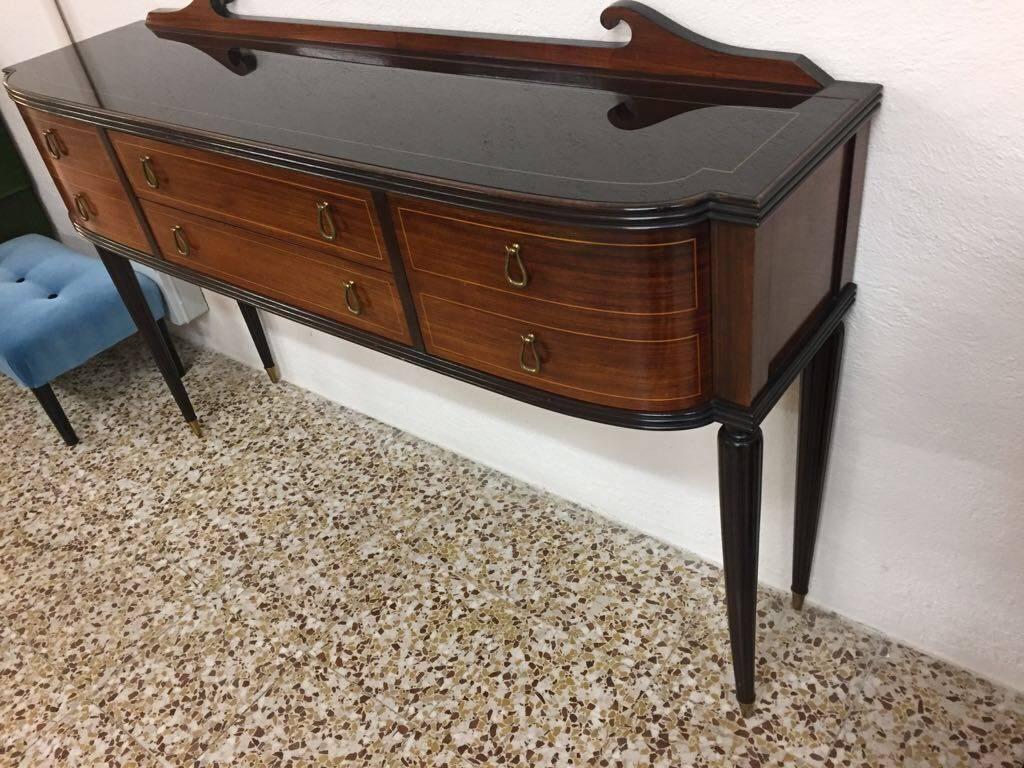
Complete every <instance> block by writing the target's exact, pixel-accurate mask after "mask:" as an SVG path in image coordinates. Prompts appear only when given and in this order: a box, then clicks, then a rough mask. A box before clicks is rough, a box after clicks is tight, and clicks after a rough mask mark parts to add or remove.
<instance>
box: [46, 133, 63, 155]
mask: <svg viewBox="0 0 1024 768" xmlns="http://www.w3.org/2000/svg"><path fill="white" fill-rule="evenodd" d="M43 144H45V145H46V152H47V154H49V155H50V157H52V158H53V159H54V160H60V158H61V155H63V154H64V152H63V151H62V150H61V147H60V139H59V138H58V137H57V131H55V130H54V129H53V128H50V129H49V130H47V131H43Z"/></svg>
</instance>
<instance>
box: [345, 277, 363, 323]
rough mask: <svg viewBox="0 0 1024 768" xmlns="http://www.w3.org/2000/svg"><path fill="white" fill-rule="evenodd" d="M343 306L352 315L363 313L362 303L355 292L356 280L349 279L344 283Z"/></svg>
mask: <svg viewBox="0 0 1024 768" xmlns="http://www.w3.org/2000/svg"><path fill="white" fill-rule="evenodd" d="M345 306H346V307H348V311H349V312H351V313H352V314H353V315H361V314H363V305H362V304H360V303H359V294H358V293H356V281H355V280H349V281H348V282H347V283H345Z"/></svg>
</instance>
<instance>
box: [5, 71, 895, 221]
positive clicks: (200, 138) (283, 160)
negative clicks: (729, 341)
mask: <svg viewBox="0 0 1024 768" xmlns="http://www.w3.org/2000/svg"><path fill="white" fill-rule="evenodd" d="M15 71H16V70H15V69H14V68H8V69H5V70H3V72H4V74H5V78H4V87H5V88H6V90H7V93H8V95H9V96H10V98H11V99H12V100H13V101H15V102H16V103H18V104H21V105H23V106H27V107H31V108H33V109H39V110H42V111H45V112H51V113H53V114H56V115H62V116H64V117H68V118H71V119H75V120H82V121H84V122H87V123H91V124H93V125H97V126H99V127H101V128H106V129H112V130H116V131H120V132H122V133H129V134H133V135H136V136H143V137H146V138H150V139H156V140H158V141H165V142H170V143H173V144H179V145H181V146H184V147H191V148H193V149H202V150H209V151H212V152H219V153H221V154H226V155H230V156H232V157H238V158H242V159H245V160H252V161H254V162H257V163H263V164H265V165H271V166H274V167H276V168H283V169H286V170H292V171H298V172H300V173H306V174H310V175H313V176H321V177H323V178H327V179H333V180H335V181H341V182H344V183H349V184H358V185H362V186H364V187H368V188H370V189H372V190H378V191H384V192H390V193H395V194H401V195H405V196H409V197H418V198H423V199H427V200H434V201H437V202H441V203H447V204H449V205H457V206H461V207H463V208H471V209H474V210H479V211H485V212H488V213H499V214H508V215H512V216H521V217H526V218H544V219H549V220H551V221H555V222H558V223H562V224H566V225H569V226H573V225H579V226H589V227H614V228H617V229H630V230H648V229H661V228H669V227H688V226H692V225H693V224H696V223H699V222H701V221H704V220H707V219H712V220H716V221H728V222H733V223H736V224H748V225H753V226H757V225H759V224H760V223H761V222H762V221H763V220H764V219H766V218H767V217H768V216H769V215H771V213H772V211H773V210H774V209H775V208H776V207H777V206H778V205H780V204H781V203H782V202H783V201H784V200H785V198H786V197H787V196H788V195H789V193H790V192H792V191H793V190H794V189H795V188H796V187H797V186H798V185H799V184H800V182H801V181H803V179H805V178H806V177H807V176H808V175H810V174H811V173H813V171H814V170H815V169H816V168H817V167H818V165H819V164H820V163H821V162H823V161H824V160H825V159H826V158H827V157H828V156H829V155H830V154H831V153H832V152H833V150H835V149H836V148H837V147H838V146H840V145H841V144H843V143H844V142H845V141H846V140H847V139H849V138H850V137H851V136H852V135H854V134H855V133H857V131H858V130H860V128H861V127H862V126H863V124H864V123H865V122H866V121H868V120H869V119H871V117H872V116H873V114H874V113H875V111H876V110H878V109H879V108H880V106H881V101H882V92H881V90H879V91H878V92H877V93H876V94H875V95H874V96H873V97H872V98H871V99H869V100H866V101H865V102H863V104H862V105H860V109H859V111H858V112H856V114H855V115H853V116H851V117H850V119H849V120H847V121H846V122H844V123H843V124H842V127H841V128H840V129H839V130H838V131H837V132H836V133H835V134H834V135H832V136H831V137H827V138H825V139H823V140H822V143H821V144H820V145H819V146H818V147H817V148H816V151H815V152H813V153H812V154H811V155H810V156H809V157H808V158H807V159H806V161H805V162H804V163H803V164H802V165H801V166H800V167H799V168H798V169H795V170H794V171H793V172H792V173H791V174H788V175H787V180H786V181H785V182H784V183H782V184H780V185H779V186H778V187H777V188H775V189H773V190H770V191H768V192H767V193H766V195H765V197H764V199H762V200H754V199H749V200H739V199H731V198H722V197H720V196H718V195H717V193H714V192H708V193H706V194H704V195H701V196H699V197H697V198H693V199H690V200H687V201H685V202H679V203H674V202H673V203H664V204H657V205H651V206H644V207H635V206H615V205H613V204H604V203H599V204H579V203H576V202H574V201H568V200H559V199H557V198H544V197H539V196H526V195H509V196H505V195H501V194H500V192H499V191H498V190H493V189H487V188H478V187H468V186H467V187H458V186H451V185H443V184H441V183H438V182H434V181H432V180H429V179H426V178H422V177H413V176H399V175H390V174H388V173H386V172H384V171H382V170H380V169H374V168H369V167H356V166H353V165H350V164H349V165H346V164H344V163H343V162H341V161H338V160H336V159H332V158H329V157H322V156H315V155H309V154H306V153H302V152H297V151H294V150H285V149H282V148H280V147H275V146H271V145H264V144H259V143H255V142H246V141H241V140H239V139H235V138H232V137H229V136H224V135H221V134H215V133H208V132H204V131H195V130H186V129H182V128H179V127H177V126H174V125H170V124H164V123H155V122H147V121H142V120H139V119H137V118H133V117H132V116H130V115H126V114H121V113H115V112H109V111H107V110H103V109H100V108H98V107H89V106H85V105H81V104H74V103H72V102H67V101H64V100H62V99H55V98H52V97H46V96H42V95H39V94H33V93H30V92H27V91H21V90H19V89H17V88H14V87H13V86H12V85H11V84H10V82H9V80H10V76H11V75H12V74H13V73H14V72H15Z"/></svg>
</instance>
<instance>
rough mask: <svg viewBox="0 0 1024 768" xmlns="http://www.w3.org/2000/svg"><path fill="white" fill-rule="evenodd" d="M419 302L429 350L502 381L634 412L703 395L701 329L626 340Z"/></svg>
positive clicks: (447, 302)
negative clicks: (665, 337)
mask: <svg viewBox="0 0 1024 768" xmlns="http://www.w3.org/2000/svg"><path fill="white" fill-rule="evenodd" d="M417 303H418V306H419V309H420V319H421V321H422V323H423V328H424V332H425V336H426V343H427V349H428V351H429V352H431V353H432V354H435V355H437V356H439V357H444V358H447V359H450V360H453V361H455V362H461V363H463V364H466V365H470V366H472V367H476V368H480V369H481V370H485V371H488V372H490V373H494V374H495V375H499V376H502V377H504V378H510V379H513V380H516V381H520V382H523V383H525V384H529V385H531V386H534V387H538V388H540V389H545V390H548V391H552V392H556V393H559V394H564V395H566V396H569V397H575V398H576V399H580V400H586V401H590V402H598V403H602V404H606V405H612V406H618V407H625V408H632V409H635V410H644V409H647V410H671V409H674V408H681V407H685V406H687V405H691V404H692V403H693V402H694V401H696V400H698V399H699V398H700V397H701V396H702V394H703V387H702V381H703V371H702V361H701V356H702V350H701V338H700V336H701V335H700V334H699V333H693V334H691V335H688V336H685V337H680V338H670V339H635V338H630V339H623V338H618V337H613V336H602V335H595V334H589V333H579V332H578V331H575V330H572V329H571V328H565V327H556V326H551V325H546V324H543V323H537V322H531V321H530V320H529V319H527V318H525V317H514V316H509V315H504V314H498V313H494V312H490V311H488V310H486V309H482V308H479V307H474V306H470V305H467V304H463V303H460V302H457V301H453V300H452V299H450V298H443V297H440V296H435V295H432V294H425V293H421V294H419V295H418V296H417ZM527 337H530V339H531V340H530V341H529V342H527V340H526V339H527ZM523 365H526V366H527V367H530V368H532V367H536V368H538V369H539V370H537V371H528V370H524V369H523Z"/></svg>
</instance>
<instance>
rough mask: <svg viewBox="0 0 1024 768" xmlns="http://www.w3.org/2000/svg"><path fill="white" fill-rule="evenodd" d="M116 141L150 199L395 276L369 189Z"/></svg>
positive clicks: (137, 141) (134, 140)
mask: <svg viewBox="0 0 1024 768" xmlns="http://www.w3.org/2000/svg"><path fill="white" fill-rule="evenodd" d="M110 138H111V141H112V142H113V144H114V149H115V151H116V152H117V155H118V158H119V159H120V161H121V165H122V166H123V168H124V170H125V173H126V174H127V175H128V179H129V180H130V182H131V184H132V187H133V188H134V190H135V192H136V194H137V195H138V196H139V197H141V198H143V199H145V200H151V201H153V202H157V203H162V204H165V205H170V206H173V207H175V208H180V209H182V210H185V211H188V212H191V213H195V214H198V215H200V216H204V217H209V218H214V219H217V220H219V221H223V222H225V223H228V224H235V225H238V226H242V227H245V228H246V229H251V230H254V231H258V232H260V233H262V234H266V235H271V236H273V237H278V238H281V239H283V240H288V241H290V242H293V243H295V244H297V245H302V246H304V247H308V248H314V249H316V250H319V251H322V252H323V253H328V254H331V255H334V256H341V257H344V258H346V259H349V260H354V261H358V262H360V263H363V264H367V265H369V266H372V267H376V268H377V269H384V270H390V269H391V265H390V263H389V262H388V260H387V258H386V257H385V253H384V248H383V245H382V243H383V236H382V234H381V231H380V224H379V222H378V221H377V216H376V214H375V213H374V206H373V197H372V195H371V193H370V192H369V191H367V190H364V189H360V188H358V187H352V186H349V185H347V184H340V183H337V182H334V181H330V180H327V179H321V178H318V177H315V176H307V175H305V174H301V173H294V172H291V171H284V170H280V169H277V168H273V167H271V166H266V165H261V164H259V163H252V162H248V161H245V160H238V159H236V158H233V157H228V156H226V155H219V154H216V153H213V152H206V151H203V150H197V149H190V148H187V147H180V146H177V145H174V144H167V143H165V142H160V141H153V140H151V139H144V138H140V137H138V136H131V135H128V134H122V133H117V132H113V131H112V132H111V133H110Z"/></svg>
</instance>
